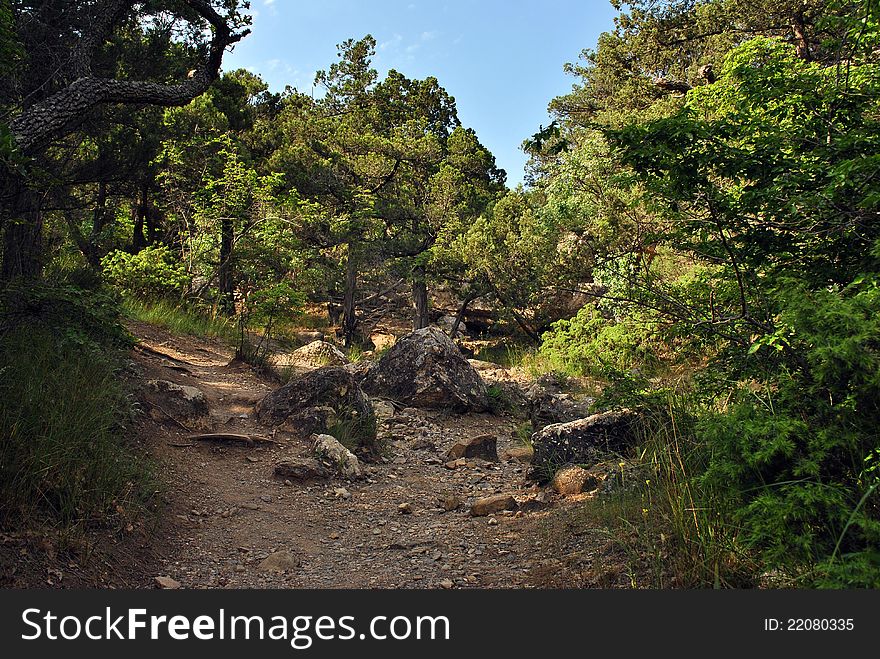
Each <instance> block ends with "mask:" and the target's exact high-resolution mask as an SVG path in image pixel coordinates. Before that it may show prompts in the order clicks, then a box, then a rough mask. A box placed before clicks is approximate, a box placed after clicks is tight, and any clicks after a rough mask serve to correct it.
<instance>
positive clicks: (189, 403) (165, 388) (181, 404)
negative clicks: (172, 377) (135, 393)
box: [146, 380, 208, 418]
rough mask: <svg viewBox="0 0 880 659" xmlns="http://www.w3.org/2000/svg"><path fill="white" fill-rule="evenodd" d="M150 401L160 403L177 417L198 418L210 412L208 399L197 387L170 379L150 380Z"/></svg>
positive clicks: (148, 392) (148, 389)
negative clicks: (176, 382) (170, 380)
mask: <svg viewBox="0 0 880 659" xmlns="http://www.w3.org/2000/svg"><path fill="white" fill-rule="evenodd" d="M146 394H147V399H148V402H150V403H153V404H155V405H158V406H159V407H161V408H162V410H163V411H164V412H166V413H167V414H170V415H171V416H173V417H175V418H196V417H201V416H205V415H206V414H208V399H207V398H206V397H205V394H204V393H203V392H202V391H201V390H200V389H196V388H195V387H190V386H187V385H183V384H175V383H174V382H169V381H168V380H148V381H147V383H146Z"/></svg>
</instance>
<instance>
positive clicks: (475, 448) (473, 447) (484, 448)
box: [446, 435, 498, 462]
mask: <svg viewBox="0 0 880 659" xmlns="http://www.w3.org/2000/svg"><path fill="white" fill-rule="evenodd" d="M460 458H480V459H482V460H488V461H489V462H498V438H497V437H496V436H495V435H479V436H478V437H473V438H471V439H469V440H467V441H465V442H458V443H457V444H456V445H455V446H453V447H452V448H451V449H449V452H448V453H447V454H446V460H447V461H449V460H458V459H460Z"/></svg>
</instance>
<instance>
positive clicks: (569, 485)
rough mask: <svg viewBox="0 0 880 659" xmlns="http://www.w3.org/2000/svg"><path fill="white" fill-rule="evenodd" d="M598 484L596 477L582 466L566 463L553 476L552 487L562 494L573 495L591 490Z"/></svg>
mask: <svg viewBox="0 0 880 659" xmlns="http://www.w3.org/2000/svg"><path fill="white" fill-rule="evenodd" d="M598 484H599V481H598V479H597V478H596V477H595V476H594V475H593V474H591V473H590V472H588V471H587V470H586V469H584V468H583V467H578V466H577V465H566V466H565V467H562V469H559V470H558V471H557V472H556V474H555V475H554V476H553V489H554V490H556V492H558V493H559V494H561V495H562V496H574V495H576V494H580V493H581V492H584V491H586V490H592V489H594V488H595V487H597V486H598Z"/></svg>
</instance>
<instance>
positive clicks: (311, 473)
mask: <svg viewBox="0 0 880 659" xmlns="http://www.w3.org/2000/svg"><path fill="white" fill-rule="evenodd" d="M275 475H276V476H278V477H279V478H284V479H287V480H291V481H314V480H323V479H326V478H331V477H332V476H333V472H332V471H330V470H329V469H328V468H327V467H325V466H324V465H323V464H321V463H320V462H318V461H317V460H315V459H314V458H296V459H293V460H285V461H284V462H279V463H278V464H276V465H275Z"/></svg>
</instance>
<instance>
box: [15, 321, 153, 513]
mask: <svg viewBox="0 0 880 659" xmlns="http://www.w3.org/2000/svg"><path fill="white" fill-rule="evenodd" d="M67 338H68V337H66V336H64V335H62V336H60V337H59V335H58V334H57V332H53V331H51V330H50V329H48V328H46V327H45V326H43V325H33V324H32V325H28V326H23V327H19V328H17V329H14V330H11V331H6V332H3V333H2V334H0V363H2V364H3V366H2V368H0V397H2V400H3V405H2V406H0V437H2V439H0V502H2V503H0V525H2V526H3V527H4V528H8V527H9V526H10V525H17V524H22V523H28V520H30V521H31V522H37V523H39V521H38V520H45V519H46V518H48V520H49V522H50V523H52V524H61V525H63V526H65V527H69V526H75V525H89V526H91V525H94V524H110V525H117V526H124V525H125V523H127V521H126V520H127V519H129V518H130V517H131V516H133V515H136V514H137V513H138V511H139V510H140V509H141V507H142V506H143V505H145V504H146V502H147V501H148V500H149V498H150V496H151V495H152V492H153V490H154V488H153V487H152V482H151V478H152V476H151V474H150V466H149V463H148V461H145V460H144V459H143V456H141V455H139V451H138V450H137V449H136V448H134V447H132V446H130V445H128V444H127V442H126V440H125V439H123V437H124V434H125V429H126V421H127V419H128V418H130V416H131V413H132V405H131V401H130V399H129V397H128V395H127V394H126V392H125V391H124V389H123V387H122V385H121V383H120V378H119V373H118V363H117V362H116V357H115V353H114V352H113V351H110V352H108V351H107V350H106V349H105V350H104V351H103V352H102V351H100V350H98V349H97V348H95V347H92V346H89V347H84V346H82V345H77V344H76V343H75V342H70V341H68V340H66V339H67Z"/></svg>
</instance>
